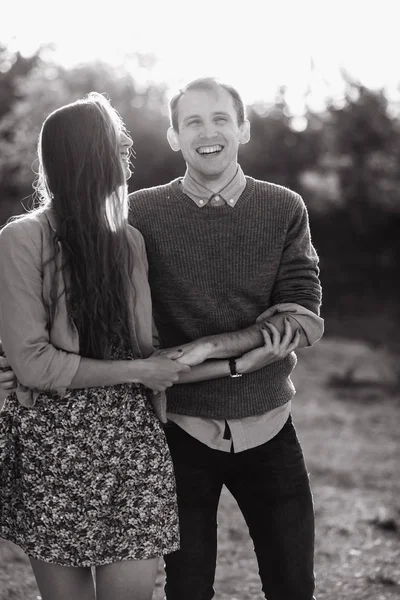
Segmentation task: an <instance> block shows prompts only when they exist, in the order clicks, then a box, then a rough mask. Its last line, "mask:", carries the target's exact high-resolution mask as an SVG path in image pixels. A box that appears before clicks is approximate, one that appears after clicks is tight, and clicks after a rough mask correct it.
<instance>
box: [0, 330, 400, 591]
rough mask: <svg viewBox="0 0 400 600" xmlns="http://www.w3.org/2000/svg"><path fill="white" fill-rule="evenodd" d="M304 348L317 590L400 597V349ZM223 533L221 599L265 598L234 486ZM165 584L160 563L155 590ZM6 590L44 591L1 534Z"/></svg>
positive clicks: (300, 379) (223, 509)
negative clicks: (397, 354)
mask: <svg viewBox="0 0 400 600" xmlns="http://www.w3.org/2000/svg"><path fill="white" fill-rule="evenodd" d="M298 354H299V364H298V366H297V368H296V371H295V376H294V378H293V379H294V383H295V385H296V388H297V390H298V392H297V394H296V397H295V399H294V401H293V416H294V422H295V425H296V428H297V431H298V435H299V438H300V441H301V443H302V445H303V450H304V454H305V457H306V462H307V466H308V470H309V472H310V478H311V484H312V489H313V494H314V502H315V512H316V565H315V570H316V577H317V592H316V596H317V599H318V600H394V599H395V598H399V597H400V494H399V492H400V427H399V424H400V384H399V381H400V373H398V372H396V371H397V369H398V367H397V362H396V361H397V360H398V358H397V359H396V357H393V356H391V355H389V354H388V353H387V352H385V351H384V350H383V349H381V348H377V347H373V346H369V345H367V344H365V343H363V342H356V341H350V340H343V339H335V338H327V339H323V340H322V341H321V342H319V344H317V345H316V346H315V347H314V348H312V349H308V350H302V351H300V352H299V353H298ZM218 543H219V552H218V566H217V573H216V583H215V588H216V596H215V598H216V600H250V599H251V600H261V599H262V598H263V595H262V592H261V589H260V584H259V581H258V575H257V565H256V561H255V557H254V553H253V549H252V544H251V540H250V539H249V536H248V532H247V529H246V525H245V523H244V521H243V518H242V516H241V514H240V513H239V511H238V509H237V507H236V505H235V501H234V500H233V498H232V496H231V495H230V494H229V493H228V492H227V491H226V490H224V492H223V495H222V499H221V505H220V511H219V535H218ZM162 584H163V571H162V566H161V565H160V570H159V575H158V578H157V585H156V589H155V592H154V596H153V600H161V599H162V596H163V594H162ZM0 590H1V591H0V600H37V599H38V598H39V597H40V596H39V592H38V590H37V588H36V586H35V583H34V580H33V577H32V574H31V571H30V567H29V563H28V561H27V559H26V558H25V557H24V555H23V554H22V552H21V551H20V550H19V549H18V548H16V547H15V546H12V545H11V544H8V543H6V542H1V541H0ZM285 600H286V599H285ZM287 600H290V599H289V598H288V599H287Z"/></svg>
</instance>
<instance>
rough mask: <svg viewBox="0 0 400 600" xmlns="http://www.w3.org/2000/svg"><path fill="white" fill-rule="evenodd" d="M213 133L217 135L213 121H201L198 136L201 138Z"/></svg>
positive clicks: (209, 136) (208, 136)
mask: <svg viewBox="0 0 400 600" xmlns="http://www.w3.org/2000/svg"><path fill="white" fill-rule="evenodd" d="M215 135H217V131H216V127H215V125H214V123H203V127H202V128H201V131H200V136H201V137H202V138H211V137H213V136H215Z"/></svg>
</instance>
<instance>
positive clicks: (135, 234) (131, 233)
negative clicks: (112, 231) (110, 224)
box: [127, 223, 144, 246]
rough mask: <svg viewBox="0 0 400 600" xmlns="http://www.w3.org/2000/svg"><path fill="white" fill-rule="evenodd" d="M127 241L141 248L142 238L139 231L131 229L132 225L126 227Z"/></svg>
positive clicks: (134, 228)
mask: <svg viewBox="0 0 400 600" xmlns="http://www.w3.org/2000/svg"><path fill="white" fill-rule="evenodd" d="M127 232H128V239H129V240H131V241H132V242H133V243H134V244H135V245H139V246H143V245H144V238H143V236H142V234H141V233H140V231H139V229H136V227H133V225H129V223H128V225H127Z"/></svg>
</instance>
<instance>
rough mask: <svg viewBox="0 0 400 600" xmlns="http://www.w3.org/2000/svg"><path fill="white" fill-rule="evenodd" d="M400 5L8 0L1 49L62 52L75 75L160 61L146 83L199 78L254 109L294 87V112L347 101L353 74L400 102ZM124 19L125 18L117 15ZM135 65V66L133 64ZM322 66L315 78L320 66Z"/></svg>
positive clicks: (290, 0)
mask: <svg viewBox="0 0 400 600" xmlns="http://www.w3.org/2000/svg"><path fill="white" fill-rule="evenodd" d="M396 5H397V6H399V5H400V3H399V2H398V1H397V0H379V2H377V1H376V0H370V1H368V0H329V1H327V0H286V1H281V0H275V1H274V2H271V1H269V0H243V1H242V2H240V0H197V1H196V2H192V1H191V0H130V1H126V0H114V2H107V4H105V3H104V4H103V3H102V1H101V0H96V1H92V0H69V1H68V2H67V0H66V1H65V2H63V3H61V2H57V0H52V1H48V0H35V2H32V0H19V1H14V2H13V1H12V0H6V3H5V6H3V7H2V10H1V18H0V42H2V43H5V44H7V45H8V46H9V47H10V48H11V49H13V50H17V49H18V50H20V51H21V52H22V53H24V54H26V53H30V52H33V51H34V50H35V49H36V48H37V47H38V46H39V45H40V44H41V43H47V42H54V43H55V45H56V55H55V56H56V58H57V60H58V61H60V62H62V63H63V64H66V65H71V64H74V63H77V62H85V61H87V60H91V59H94V58H101V59H103V60H106V61H108V62H110V63H112V64H116V63H121V62H123V61H124V60H125V62H126V59H125V58H124V57H125V56H126V55H127V54H128V55H129V53H134V52H143V53H146V52H149V53H153V54H155V55H156V57H157V62H156V64H155V66H154V68H153V69H152V71H151V72H147V71H144V70H143V71H141V72H137V71H135V72H133V75H134V77H135V78H136V79H137V80H141V81H145V80H146V79H152V80H155V81H164V82H166V83H167V85H168V86H169V87H170V88H172V89H175V88H176V87H179V86H180V85H182V84H183V83H185V82H186V81H189V80H191V79H194V78H196V77H199V76H205V75H213V76H216V77H219V78H221V79H223V80H225V81H227V82H229V83H232V84H233V85H235V86H236V87H238V89H239V90H240V91H241V92H242V95H243V97H244V100H245V102H246V103H252V102H255V101H258V100H272V99H273V97H274V94H275V91H276V89H277V87H278V86H279V85H281V84H285V85H286V86H287V87H288V100H289V103H290V105H291V107H292V110H293V111H294V112H298V113H299V114H300V113H301V112H302V109H303V107H304V93H305V91H306V90H307V88H308V86H310V91H311V95H310V97H309V100H310V104H311V105H312V106H313V107H315V108H318V107H320V106H321V103H322V101H323V99H324V98H325V97H326V95H328V94H333V95H338V96H340V91H341V87H342V84H341V78H340V75H339V68H340V66H343V67H344V68H345V69H346V70H347V71H348V72H350V73H351V74H352V75H354V76H356V77H358V78H359V79H361V81H362V82H363V83H365V84H366V85H368V86H371V87H378V86H385V87H386V88H387V90H388V92H389V94H390V95H391V96H392V97H393V98H394V99H395V100H397V99H399V98H400V95H399V91H398V89H397V85H398V83H399V82H400V62H399V60H398V57H399V55H400V52H399V45H400V40H399V38H400V35H399V16H398V14H397V13H398V12H400V6H399V8H398V9H396ZM117 9H118V12H117ZM128 62H129V61H128ZM312 63H313V64H314V70H312V69H311V64H312Z"/></svg>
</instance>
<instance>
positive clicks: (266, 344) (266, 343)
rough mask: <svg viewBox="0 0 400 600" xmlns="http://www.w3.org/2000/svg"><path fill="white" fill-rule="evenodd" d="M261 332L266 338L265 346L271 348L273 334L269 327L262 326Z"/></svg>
mask: <svg viewBox="0 0 400 600" xmlns="http://www.w3.org/2000/svg"><path fill="white" fill-rule="evenodd" d="M261 333H262V336H263V338H264V346H265V347H266V348H268V349H271V347H272V340H271V336H270V334H269V331H268V329H267V328H266V327H265V326H263V327H261Z"/></svg>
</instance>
